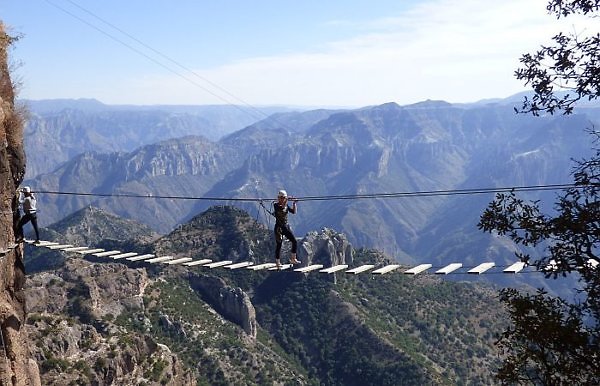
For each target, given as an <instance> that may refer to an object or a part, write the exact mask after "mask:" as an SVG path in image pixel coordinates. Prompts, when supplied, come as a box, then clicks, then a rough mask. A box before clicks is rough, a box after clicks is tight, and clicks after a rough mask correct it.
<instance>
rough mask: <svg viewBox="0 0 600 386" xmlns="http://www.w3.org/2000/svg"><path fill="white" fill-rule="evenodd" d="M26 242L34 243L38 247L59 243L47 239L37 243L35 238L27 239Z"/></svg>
mask: <svg viewBox="0 0 600 386" xmlns="http://www.w3.org/2000/svg"><path fill="white" fill-rule="evenodd" d="M25 242H26V243H27V244H32V245H35V246H38V247H45V246H46V245H58V243H57V242H54V241H46V240H41V241H40V242H39V243H37V244H36V243H35V240H25Z"/></svg>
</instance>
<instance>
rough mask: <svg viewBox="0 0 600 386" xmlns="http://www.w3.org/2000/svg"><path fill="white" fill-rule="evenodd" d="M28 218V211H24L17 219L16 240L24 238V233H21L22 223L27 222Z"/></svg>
mask: <svg viewBox="0 0 600 386" xmlns="http://www.w3.org/2000/svg"><path fill="white" fill-rule="evenodd" d="M29 220H31V218H30V215H29V214H28V213H25V215H24V216H23V217H21V219H20V220H19V223H18V224H17V234H16V235H15V236H16V241H17V242H20V241H23V239H24V238H25V235H24V233H23V225H25V224H27V223H28V222H29Z"/></svg>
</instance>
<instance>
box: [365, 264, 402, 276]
mask: <svg viewBox="0 0 600 386" xmlns="http://www.w3.org/2000/svg"><path fill="white" fill-rule="evenodd" d="M398 268H400V264H389V265H386V266H385V267H381V268H378V269H376V270H375V271H373V272H371V273H373V274H375V275H383V274H386V273H389V272H392V271H394V270H396V269H398Z"/></svg>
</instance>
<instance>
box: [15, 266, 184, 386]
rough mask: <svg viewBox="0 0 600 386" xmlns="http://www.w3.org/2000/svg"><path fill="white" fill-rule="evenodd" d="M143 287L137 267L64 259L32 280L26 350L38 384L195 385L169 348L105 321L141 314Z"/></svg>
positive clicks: (28, 294)
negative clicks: (30, 345)
mask: <svg viewBox="0 0 600 386" xmlns="http://www.w3.org/2000/svg"><path fill="white" fill-rule="evenodd" d="M150 282H151V280H150V279H149V278H148V276H147V274H146V271H145V270H143V269H128V268H127V267H125V266H123V265H121V264H106V263H104V264H90V263H89V262H87V261H84V260H82V259H68V260H67V261H66V263H65V265H64V267H62V268H60V269H57V270H54V271H48V272H44V273H39V274H36V275H34V276H33V277H32V278H31V280H30V281H29V282H28V283H27V290H26V298H27V304H28V311H29V313H30V317H29V320H28V323H27V325H26V329H27V330H28V332H29V335H30V337H31V339H32V340H34V341H35V342H36V344H35V347H34V348H33V353H34V355H35V357H36V359H37V361H38V363H40V365H41V368H42V370H43V380H44V383H46V384H60V385H66V384H69V383H70V382H76V381H77V380H80V381H81V380H85V382H86V383H89V384H97V385H121V384H139V383H143V382H145V383H146V384H153V385H154V384H170V385H192V384H194V381H193V378H192V376H191V375H190V374H189V372H186V371H185V370H184V365H183V364H182V362H181V360H180V359H179V358H178V357H177V355H175V354H173V353H172V352H171V351H170V349H169V348H168V347H166V346H164V345H161V344H159V343H158V342H156V341H155V340H154V339H153V338H152V337H151V336H149V335H144V334H137V333H133V332H128V331H127V330H126V329H124V328H123V327H120V326H117V325H115V324H114V323H111V321H113V320H114V318H116V317H118V316H119V315H121V314H123V313H127V312H129V313H131V312H136V313H137V312H141V311H142V310H143V309H144V302H143V296H144V295H145V291H146V288H147V286H148V285H149V283H150ZM140 322H141V323H146V324H147V323H149V321H147V320H145V319H144V320H141V321H140ZM67 369H68V371H65V370H67Z"/></svg>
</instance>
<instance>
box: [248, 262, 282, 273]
mask: <svg viewBox="0 0 600 386" xmlns="http://www.w3.org/2000/svg"><path fill="white" fill-rule="evenodd" d="M275 265H276V264H275V263H264V264H257V265H251V266H249V267H246V268H247V269H251V270H253V271H260V270H261V269H269V268H272V267H274V266H275Z"/></svg>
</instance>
